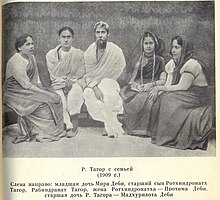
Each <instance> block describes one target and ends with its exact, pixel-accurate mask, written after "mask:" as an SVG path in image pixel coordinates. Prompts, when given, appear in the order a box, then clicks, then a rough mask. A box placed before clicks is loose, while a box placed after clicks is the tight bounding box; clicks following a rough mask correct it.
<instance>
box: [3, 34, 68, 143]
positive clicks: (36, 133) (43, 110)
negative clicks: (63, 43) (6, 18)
mask: <svg viewBox="0 0 220 200" xmlns="http://www.w3.org/2000/svg"><path fill="white" fill-rule="evenodd" d="M15 48H16V50H17V53H15V54H14V55H13V56H12V57H11V58H10V59H9V61H8V63H7V66H6V78H5V82H4V93H3V97H4V103H5V104H6V105H7V106H8V107H10V108H11V109H13V110H14V111H15V112H16V113H17V115H18V125H19V128H20V135H18V136H17V137H15V138H14V140H13V143H19V142H23V141H30V140H35V141H38V142H43V141H56V140H59V139H60V137H62V136H65V134H66V133H65V132H64V129H63V117H62V103H61V100H60V98H59V96H58V95H57V94H56V93H55V92H51V91H49V90H46V89H42V88H40V87H39V85H40V79H39V76H38V68H37V65H36V60H35V57H34V55H33V51H34V43H33V39H32V36H31V35H29V34H22V35H20V36H18V37H17V39H16V42H15Z"/></svg>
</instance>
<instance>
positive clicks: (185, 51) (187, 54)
mask: <svg viewBox="0 0 220 200" xmlns="http://www.w3.org/2000/svg"><path fill="white" fill-rule="evenodd" d="M181 37H182V40H183V44H182V52H181V57H180V60H179V62H178V63H175V64H176V67H175V68H174V72H173V80H172V85H175V84H178V83H179V81H180V77H181V75H180V70H181V68H182V67H183V66H184V64H185V63H186V62H187V61H188V60H189V59H191V58H193V59H195V60H197V61H198V62H199V63H200V65H201V67H202V71H203V73H204V75H205V77H206V81H207V82H208V84H210V80H209V78H210V69H209V68H208V66H206V65H205V64H204V62H203V61H202V60H201V59H200V58H198V57H196V56H194V45H193V43H192V42H190V41H187V38H186V37H185V36H181ZM170 53H171V52H170Z"/></svg>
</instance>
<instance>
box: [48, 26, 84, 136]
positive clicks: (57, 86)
mask: <svg viewBox="0 0 220 200" xmlns="http://www.w3.org/2000/svg"><path fill="white" fill-rule="evenodd" d="M58 35H59V42H60V44H59V45H58V46H57V47H56V48H54V49H51V50H50V51H49V52H48V53H47V55H46V59H47V66H48V70H49V72H50V77H51V80H52V88H53V89H54V90H55V91H56V93H58V94H59V95H60V96H61V99H62V104H63V117H64V124H65V127H66V131H67V137H74V136H76V134H77V132H78V114H79V113H80V111H81V107H82V104H83V102H84V99H83V88H82V86H81V85H80V84H79V79H80V78H82V77H83V75H84V73H85V66H84V57H83V51H82V50H80V49H76V48H74V47H73V46H72V43H73V40H74V31H73V30H72V29H71V28H70V27H63V28H61V29H60V30H59V31H58Z"/></svg>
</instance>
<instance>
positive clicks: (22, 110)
mask: <svg viewBox="0 0 220 200" xmlns="http://www.w3.org/2000/svg"><path fill="white" fill-rule="evenodd" d="M15 61H16V62H15ZM10 65H11V68H14V69H17V71H19V70H20V69H23V68H24V67H25V68H26V70H27V71H26V74H23V76H24V77H19V78H20V79H22V78H24V79H28V80H29V84H30V87H31V85H35V86H37V80H38V73H37V71H38V70H37V65H36V61H35V58H34V56H30V57H29V62H25V61H24V59H23V58H22V57H21V56H14V57H13V62H11V61H10V60H9V62H8V64H7V66H10ZM7 70H9V69H8V68H6V71H7ZM11 71H12V70H11ZM6 73H7V72H6ZM14 73H15V71H14V72H13V71H12V74H11V76H10V77H7V79H6V80H5V82H4V94H3V100H4V103H5V104H6V105H7V106H9V107H10V108H12V109H13V110H14V111H15V112H16V113H17V114H18V115H19V116H27V115H30V114H31V113H32V112H34V111H35V110H36V109H37V108H38V107H39V106H40V105H42V104H43V103H44V102H47V100H46V99H47V98H49V97H48V96H46V95H45V94H42V93H40V92H35V91H32V90H31V89H29V88H30V87H28V88H25V87H23V86H22V85H21V84H20V83H19V81H18V80H16V78H15V77H16V75H15V76H13V75H14ZM47 104H48V106H49V108H50V110H51V113H52V115H53V118H54V121H55V123H56V122H57V121H58V116H62V115H60V113H58V112H60V111H59V110H61V109H58V107H60V106H61V105H60V103H58V104H50V103H47Z"/></svg>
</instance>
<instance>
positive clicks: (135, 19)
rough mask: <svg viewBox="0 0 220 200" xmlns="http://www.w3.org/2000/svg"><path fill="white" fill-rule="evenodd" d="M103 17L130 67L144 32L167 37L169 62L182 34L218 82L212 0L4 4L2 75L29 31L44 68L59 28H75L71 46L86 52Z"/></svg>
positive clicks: (112, 39) (166, 54)
mask: <svg viewBox="0 0 220 200" xmlns="http://www.w3.org/2000/svg"><path fill="white" fill-rule="evenodd" d="M100 20H102V21H106V22H107V23H108V24H109V25H110V38H109V40H110V41H112V42H114V43H115V44H117V45H118V46H120V47H121V48H122V50H123V52H124V55H125V58H126V62H127V68H126V69H128V71H130V69H131V68H132V66H131V64H130V63H131V59H132V58H133V54H134V51H135V49H136V48H137V44H138V41H139V39H140V37H141V35H142V34H143V33H144V31H147V30H148V31H152V32H153V33H155V34H157V35H158V36H160V37H161V38H162V39H163V40H164V42H165V45H166V52H165V54H164V57H165V59H166V61H168V60H169V47H170V40H171V38H172V37H174V36H176V35H179V34H181V35H185V36H187V37H189V38H190V39H191V40H192V41H193V43H194V44H195V47H196V54H197V56H198V57H199V58H201V59H202V60H203V62H205V63H206V64H207V65H208V66H209V67H210V72H211V75H210V76H211V80H212V84H214V77H215V76H214V73H215V72H214V71H215V70H214V69H215V48H214V44H215V41H214V39H215V32H214V2H213V1H201V2H198V1H195V2H192V1H191V2H189V1H188V2H164V1H163V2H155V1H154V2H152V1H151V2H143V1H142V2H137V1H136V2H132V1H131V2H126V1H125V2H78V3H75V2H74V3H73V2H72V3H10V4H6V5H4V6H3V76H4V69H5V66H6V63H7V61H8V59H9V58H10V57H11V56H12V55H13V54H14V53H15V52H16V51H15V48H14V41H15V38H16V36H17V35H18V34H21V33H23V32H27V33H30V34H31V35H32V36H33V39H34V42H35V55H36V58H37V61H38V62H39V63H40V66H41V68H42V66H43V67H45V54H46V52H47V51H48V50H49V49H51V48H54V47H55V46H56V45H57V44H58V35H57V31H58V29H60V28H61V27H62V26H70V27H72V28H73V29H74V31H75V41H74V44H73V46H75V47H76V48H80V49H82V50H86V48H87V47H88V46H89V45H90V44H91V43H92V42H93V41H94V33H93V26H94V24H95V23H96V22H97V21H100ZM3 78H4V77H3Z"/></svg>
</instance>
